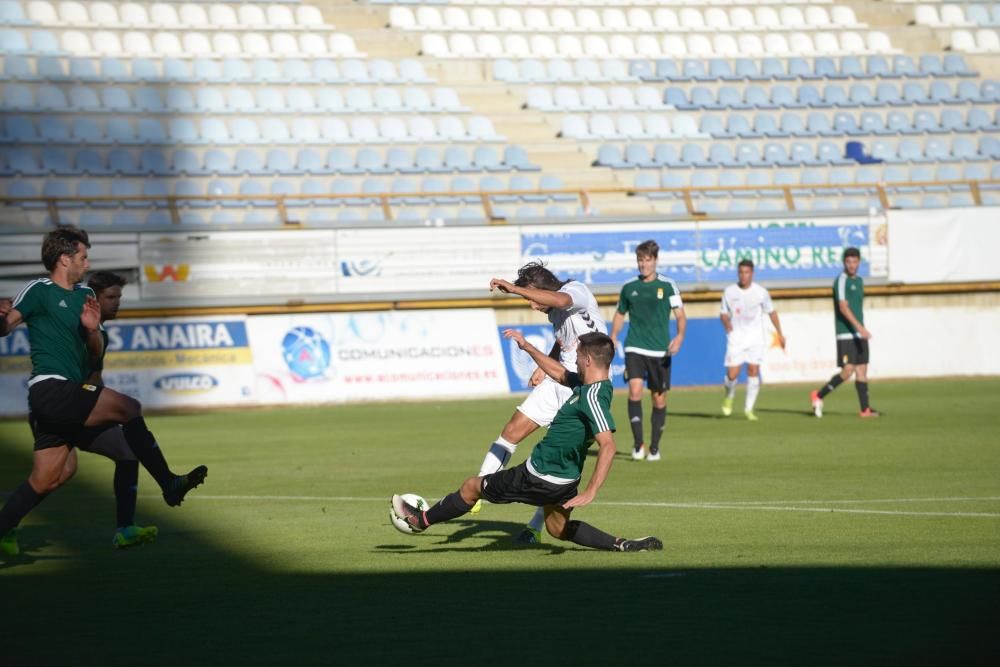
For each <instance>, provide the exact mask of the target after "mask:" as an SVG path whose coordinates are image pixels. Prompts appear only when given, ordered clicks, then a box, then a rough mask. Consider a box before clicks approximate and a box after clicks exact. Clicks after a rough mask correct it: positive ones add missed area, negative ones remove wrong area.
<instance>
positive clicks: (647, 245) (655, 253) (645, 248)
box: [635, 239, 660, 258]
mask: <svg viewBox="0 0 1000 667" xmlns="http://www.w3.org/2000/svg"><path fill="white" fill-rule="evenodd" d="M635 254H636V255H645V256H646V257H653V258H657V257H659V256H660V244H659V243H657V242H656V241H654V240H653V239H649V240H648V241H643V242H642V243H640V244H639V245H637V246H636V247H635Z"/></svg>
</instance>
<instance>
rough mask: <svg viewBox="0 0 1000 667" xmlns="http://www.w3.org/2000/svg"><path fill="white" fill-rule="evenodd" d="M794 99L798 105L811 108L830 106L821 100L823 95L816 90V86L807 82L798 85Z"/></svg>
mask: <svg viewBox="0 0 1000 667" xmlns="http://www.w3.org/2000/svg"><path fill="white" fill-rule="evenodd" d="M796 101H797V102H798V103H799V105H800V106H804V107H812V108H813V109H818V108H825V107H829V106H830V105H829V104H827V103H826V102H825V101H824V100H823V97H822V96H821V95H820V94H819V91H818V90H816V87H815V86H813V85H812V84H808V83H806V84H803V85H801V86H799V88H798V91H797V94H796Z"/></svg>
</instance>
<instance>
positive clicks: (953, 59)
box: [942, 53, 977, 76]
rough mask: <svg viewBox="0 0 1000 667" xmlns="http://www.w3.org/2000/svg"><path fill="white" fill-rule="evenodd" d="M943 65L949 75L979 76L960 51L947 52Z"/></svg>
mask: <svg viewBox="0 0 1000 667" xmlns="http://www.w3.org/2000/svg"><path fill="white" fill-rule="evenodd" d="M942 67H943V68H944V73H945V74H946V75H948V76H977V73H976V72H975V71H974V70H972V69H970V68H969V66H968V65H967V64H966V62H965V58H964V57H963V56H962V55H961V54H959V53H946V54H945V56H944V60H943V61H942Z"/></svg>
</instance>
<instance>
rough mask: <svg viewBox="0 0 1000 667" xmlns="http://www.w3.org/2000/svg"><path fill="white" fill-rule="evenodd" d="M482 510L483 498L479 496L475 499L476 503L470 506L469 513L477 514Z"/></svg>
mask: <svg viewBox="0 0 1000 667" xmlns="http://www.w3.org/2000/svg"><path fill="white" fill-rule="evenodd" d="M482 510H483V499H482V498H480V499H479V500H477V501H476V504H475V505H473V506H472V509H471V510H469V514H479V513H480V512H481V511H482Z"/></svg>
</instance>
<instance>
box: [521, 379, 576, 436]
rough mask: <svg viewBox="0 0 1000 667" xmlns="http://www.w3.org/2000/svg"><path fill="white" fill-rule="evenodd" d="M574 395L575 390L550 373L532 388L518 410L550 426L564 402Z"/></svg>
mask: <svg viewBox="0 0 1000 667" xmlns="http://www.w3.org/2000/svg"><path fill="white" fill-rule="evenodd" d="M572 395H573V390H572V389H570V388H569V387H567V386H566V385H562V384H559V383H558V382H556V381H555V380H553V379H552V378H550V377H549V376H548V375H546V376H545V379H544V380H542V382H541V383H540V384H539V385H538V386H537V387H535V388H534V389H532V390H531V393H530V394H528V398H526V399H524V402H523V403H521V405H519V406H517V409H518V411H519V412H520V413H521V414H523V415H524V416H525V417H527V418H528V419H530V420H531V421H533V422H535V423H536V424H538V425H539V426H548V425H549V424H551V423H552V420H553V419H555V418H556V413H557V412H559V408H561V407H562V406H563V403H565V402H566V401H568V400H569V397H570V396H572Z"/></svg>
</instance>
